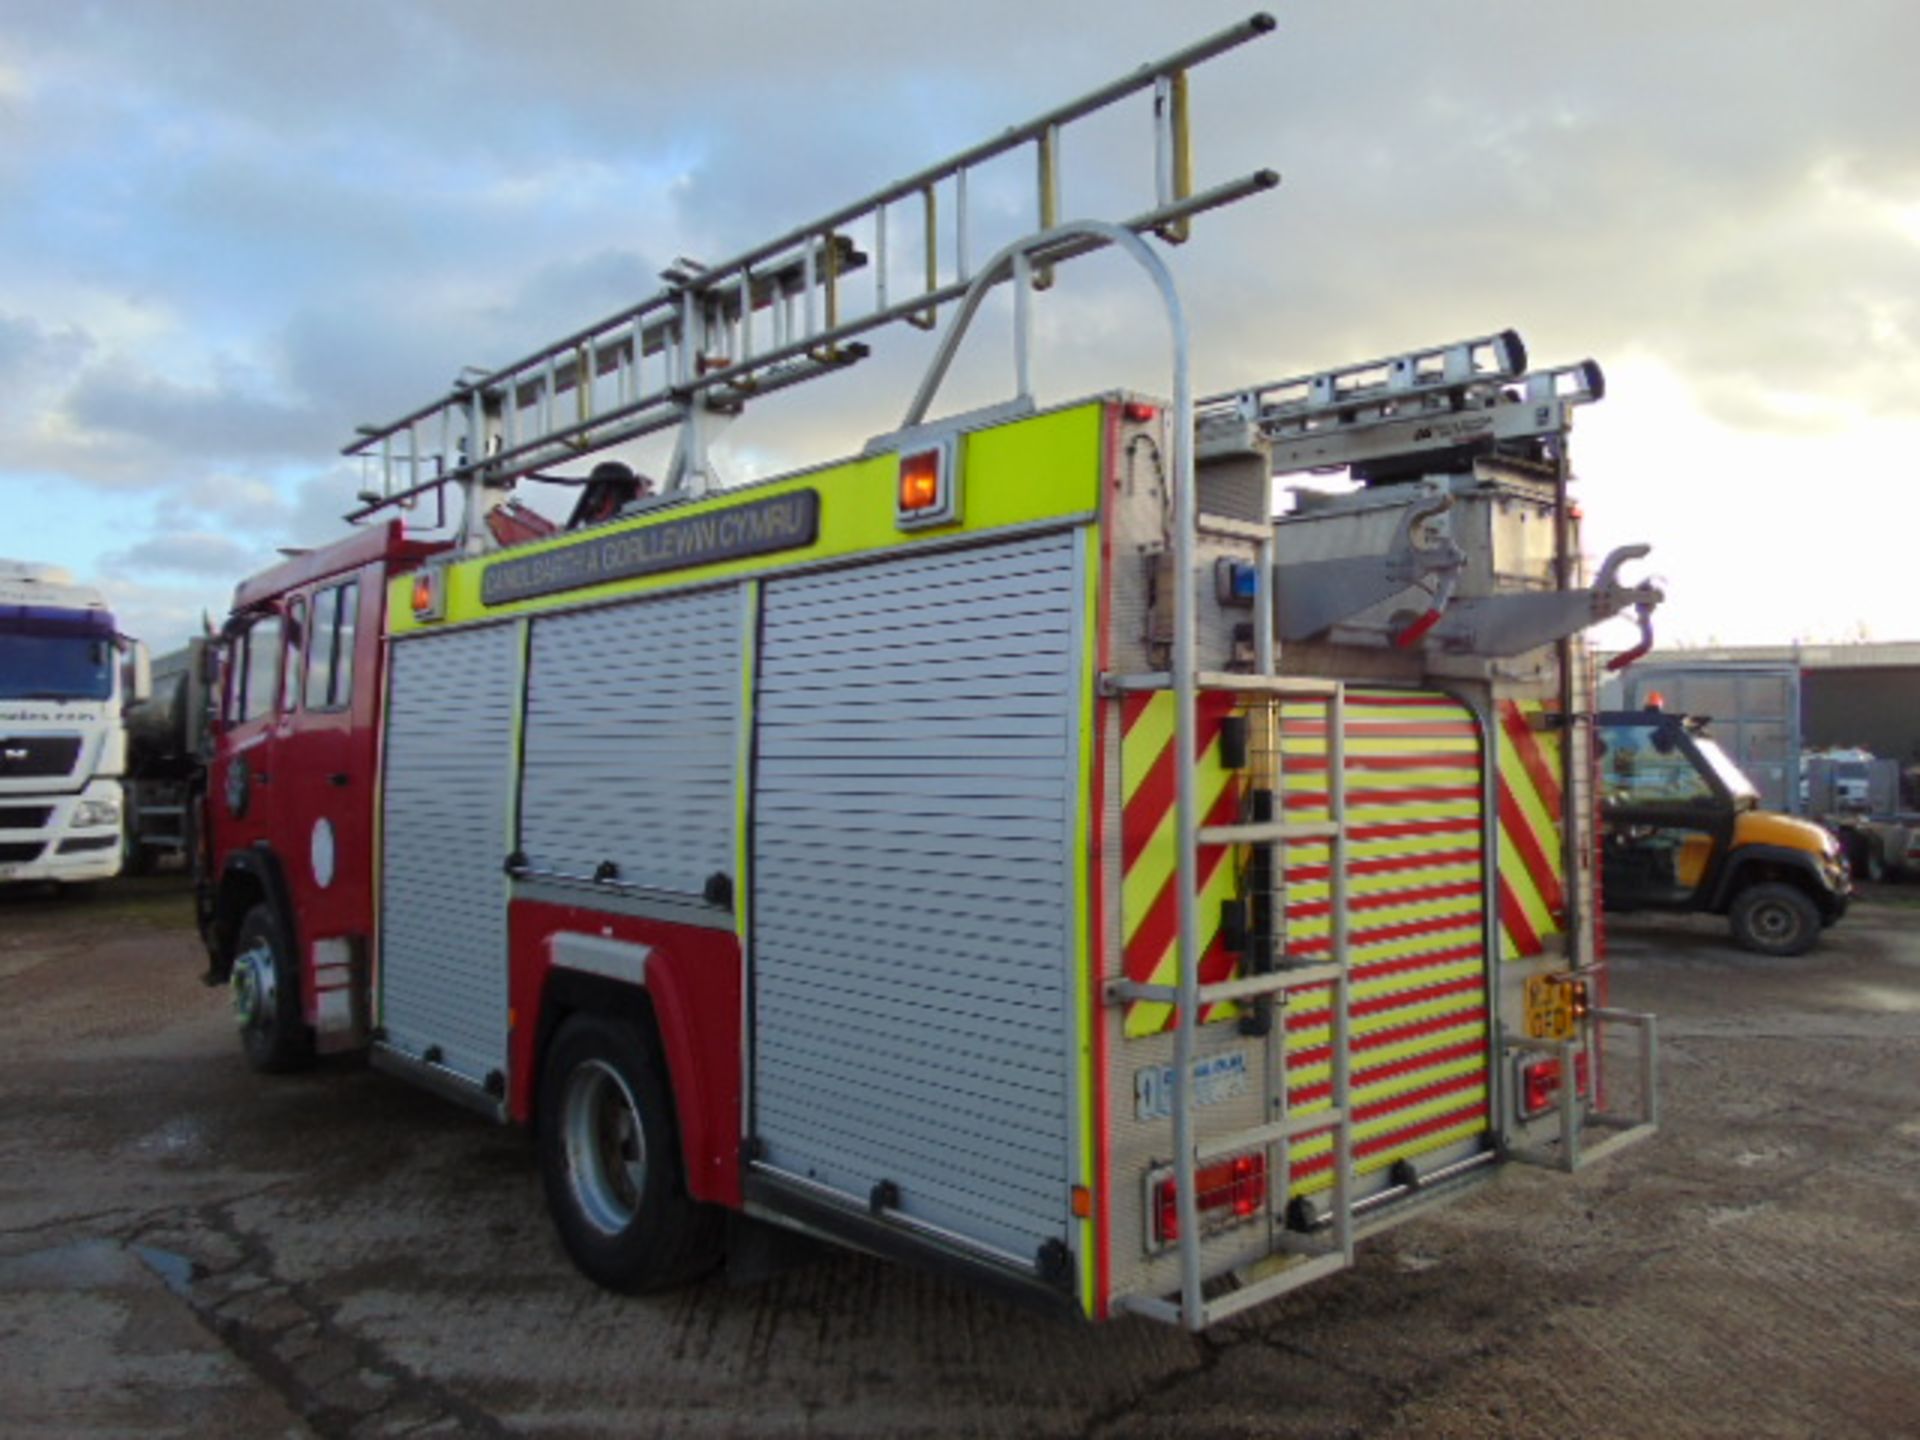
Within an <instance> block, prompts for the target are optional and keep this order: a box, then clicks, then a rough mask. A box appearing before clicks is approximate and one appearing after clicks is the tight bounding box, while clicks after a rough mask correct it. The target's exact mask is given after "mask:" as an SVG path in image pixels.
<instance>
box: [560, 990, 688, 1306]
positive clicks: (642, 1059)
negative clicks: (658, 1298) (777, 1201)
mask: <svg viewBox="0 0 1920 1440" xmlns="http://www.w3.org/2000/svg"><path fill="white" fill-rule="evenodd" d="M539 1125H540V1174H541V1179H542V1181H543V1182H544V1183H545V1186H546V1192H547V1205H548V1208H549V1209H551V1210H552V1212H553V1223H554V1226H555V1228H556V1229H557V1230H558V1231H559V1232H560V1243H561V1245H562V1246H564V1247H565V1249H566V1252H567V1256H568V1258H569V1259H571V1260H572V1261H573V1263H574V1264H575V1265H576V1266H577V1267H578V1268H579V1269H580V1271H581V1273H582V1274H584V1275H585V1276H586V1277H587V1278H588V1279H590V1280H592V1281H593V1282H594V1283H595V1284H598V1285H603V1286H605V1287H606V1288H607V1289H609V1290H617V1291H621V1292H624V1293H628V1294H632V1293H636V1292H639V1291H644V1290H658V1289H662V1288H665V1287H666V1286H669V1285H673V1284H677V1283H678V1282H680V1281H682V1280H686V1279H689V1278H691V1277H692V1276H694V1275H696V1274H698V1273H699V1272H700V1271H701V1270H703V1269H705V1268H707V1267H708V1266H710V1265H711V1264H712V1263H713V1262H714V1261H715V1260H716V1259H717V1258H718V1256H719V1237H720V1216H719V1212H718V1211H716V1210H714V1209H713V1208H712V1207H710V1206H706V1205H700V1204H696V1203H695V1202H694V1201H693V1200H692V1199H691V1198H690V1197H689V1196H688V1194H687V1186H686V1175H685V1172H684V1168H683V1166H682V1164H681V1158H680V1137H679V1133H678V1127H677V1126H676V1125H675V1123H674V1114H673V1101H672V1095H671V1093H670V1092H669V1091H668V1089H667V1083H666V1079H665V1076H664V1071H663V1069H662V1067H661V1065H660V1062H659V1057H658V1054H657V1053H656V1050H655V1047H654V1045H653V1043H652V1040H651V1037H650V1036H648V1035H646V1034H644V1033H642V1031H641V1029H640V1028H639V1027H638V1026H635V1025H633V1024H630V1023H628V1022H627V1021H624V1020H615V1019H608V1018H602V1017H600V1016H593V1015H575V1016H573V1017H572V1018H570V1019H568V1020H567V1021H566V1023H565V1024H563V1025H562V1026H561V1027H560V1031H559V1033H558V1034H557V1035H555V1036H554V1038H553V1042H552V1044H551V1045H550V1046H549V1047H548V1050H547V1058H546V1063H545V1064H544V1065H543V1066H542V1067H541V1075H540V1117H539Z"/></svg>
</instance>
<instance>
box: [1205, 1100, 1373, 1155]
mask: <svg viewBox="0 0 1920 1440" xmlns="http://www.w3.org/2000/svg"><path fill="white" fill-rule="evenodd" d="M1344 1118H1345V1112H1344V1111H1342V1110H1337V1109H1327V1110H1315V1111H1313V1112H1312V1113H1311V1114H1307V1115H1289V1116H1287V1117H1286V1118H1285V1119H1283V1120H1275V1121H1272V1122H1271V1123H1269V1124H1266V1125H1255V1126H1254V1127H1253V1128H1252V1129H1249V1130H1236V1131H1234V1132H1233V1133H1232V1134H1231V1135H1216V1136H1214V1137H1213V1138H1212V1139H1211V1140H1202V1141H1201V1142H1200V1143H1199V1144H1198V1145H1196V1146H1194V1147H1193V1163H1194V1164H1196V1165H1204V1164H1206V1163H1207V1161H1209V1160H1217V1159H1219V1158H1220V1157H1221V1156H1222V1155H1234V1154H1237V1153H1239V1152H1240V1151H1242V1150H1253V1149H1256V1148H1258V1147H1259V1146H1262V1145H1271V1144H1272V1143H1273V1142H1274V1141H1276V1140H1298V1139H1299V1138H1300V1137H1301V1136H1303V1135H1316V1134H1318V1133H1319V1132H1320V1131H1322V1130H1331V1129H1333V1128H1334V1126H1336V1125H1338V1124H1339V1123H1340V1122H1341V1120H1342V1119H1344Z"/></svg>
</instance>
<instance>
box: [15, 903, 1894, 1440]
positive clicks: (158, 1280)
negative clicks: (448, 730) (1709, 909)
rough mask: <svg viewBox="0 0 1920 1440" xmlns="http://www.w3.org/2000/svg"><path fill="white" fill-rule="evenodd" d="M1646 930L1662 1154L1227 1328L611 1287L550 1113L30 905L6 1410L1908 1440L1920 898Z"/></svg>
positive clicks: (60, 1428)
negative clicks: (260, 1058) (284, 1051)
mask: <svg viewBox="0 0 1920 1440" xmlns="http://www.w3.org/2000/svg"><path fill="white" fill-rule="evenodd" d="M1613 929H1614V936H1613V942H1614V956H1615V967H1614V977H1613V995H1612V999H1613V1002H1614V1003H1616V1004H1619V1005H1623V1006H1626V1007H1628V1008H1632V1009H1647V1010H1653V1011H1656V1012H1658V1013H1659V1014H1660V1015H1661V1025H1662V1031H1661V1043H1662V1056H1663V1062H1664V1083H1663V1104H1664V1107H1665V1114H1664V1120H1665V1124H1664V1128H1663V1130H1662V1132H1661V1134H1660V1135H1659V1136H1657V1137H1656V1138H1655V1139H1653V1140H1652V1141H1650V1142H1648V1143H1646V1144H1643V1145H1640V1146H1638V1147H1636V1148H1634V1149H1631V1150H1628V1151H1626V1152H1624V1153H1623V1154H1621V1155H1619V1156H1617V1157H1615V1158H1613V1159H1611V1160H1609V1161H1607V1162H1605V1163H1603V1164H1601V1165H1599V1166H1597V1167H1595V1168H1593V1169H1592V1170H1589V1171H1586V1172H1583V1173H1582V1174H1581V1175H1579V1176H1577V1177H1573V1178H1571V1179H1569V1178H1567V1177H1563V1176H1558V1175H1553V1174H1549V1173H1546V1172H1541V1171H1533V1170H1526V1169H1522V1168H1520V1167H1510V1168H1509V1169H1508V1170H1507V1171H1506V1172H1505V1173H1504V1174H1503V1175H1502V1176H1501V1177H1500V1178H1499V1180H1497V1181H1496V1182H1495V1183H1494V1184H1492V1185H1489V1186H1486V1187H1484V1188H1482V1189H1481V1190H1479V1191H1478V1192H1476V1193H1475V1194H1474V1195H1473V1196H1472V1197H1471V1198H1470V1199H1468V1200H1466V1201H1464V1202H1462V1203H1460V1204H1457V1205H1455V1206H1453V1207H1451V1208H1448V1209H1444V1210H1442V1211H1440V1212H1438V1213H1436V1214H1433V1215H1430V1216H1427V1217H1424V1218H1421V1219H1418V1220H1415V1221H1413V1222H1411V1223H1409V1224H1407V1225H1404V1226H1402V1227H1400V1228H1399V1229H1397V1230H1394V1231H1392V1232H1391V1233H1389V1234H1388V1235H1385V1236H1383V1237H1381V1238H1379V1239H1378V1240H1376V1241H1373V1242H1371V1243H1370V1244H1369V1245H1368V1246H1367V1247H1366V1248H1365V1249H1364V1250H1363V1252H1362V1258H1361V1262H1360V1264H1359V1265H1358V1266H1357V1267H1356V1268H1355V1269H1354V1270H1353V1271H1352V1272H1350V1273H1348V1274H1344V1275H1341V1276H1338V1277H1335V1278H1334V1279H1333V1280H1331V1281H1328V1282H1325V1283H1323V1284H1322V1285H1320V1286H1318V1287H1314V1288H1311V1289H1309V1290H1307V1291H1306V1292H1304V1293H1300V1294H1296V1295H1294V1296H1291V1297H1288V1298H1286V1299H1284V1300H1282V1301H1280V1302H1277V1303H1275V1304H1273V1305H1270V1306H1268V1307H1266V1308H1265V1309H1263V1310H1260V1311H1257V1312H1255V1313H1254V1314H1253V1315H1252V1316H1249V1317H1246V1318H1245V1319H1244V1320H1242V1321H1241V1322H1238V1323H1235V1324H1231V1325H1228V1326H1226V1327H1223V1328H1222V1329H1220V1330H1219V1331H1217V1332H1215V1333H1213V1334H1210V1335H1208V1336H1205V1337H1202V1338H1199V1339H1194V1338H1191V1337H1188V1336H1185V1335H1182V1334H1179V1333H1177V1332H1173V1331H1169V1330H1166V1329H1163V1328H1160V1327H1158V1326H1153V1325H1150V1324H1147V1323H1145V1322H1133V1321H1128V1322H1121V1323H1116V1324H1112V1325H1107V1326H1101V1327H1091V1326H1075V1325H1073V1324H1070V1323H1063V1322H1061V1321H1058V1320H1053V1319H1049V1318H1046V1317H1042V1316H1039V1315H1035V1314H1029V1313H1027V1312H1025V1311H1022V1310H1017V1309H1009V1308H1007V1307H1006V1306H1004V1305H1002V1304H1000V1303H998V1302H996V1301H994V1300H991V1299H988V1298H986V1297H984V1296H982V1295H980V1294H977V1293H975V1292H974V1291H972V1290H969V1289H967V1288H965V1287H964V1286H961V1285H958V1284H955V1283H952V1282H949V1281H945V1280H940V1279H936V1278H933V1277H931V1276H928V1275H923V1274H920V1273H918V1272H915V1271H911V1270H907V1269H903V1268H898V1267H893V1266H888V1265H884V1264H880V1263H878V1262H873V1261H869V1260H866V1259H863V1258H860V1257H855V1256H850V1255H834V1256H830V1257H827V1258H824V1259H822V1260H820V1261H817V1262H816V1263H813V1264H811V1265H808V1266H805V1267H803V1268H800V1269H796V1270H792V1271H789V1272H787V1273H786V1274H784V1275H782V1276H780V1277H779V1278H777V1279H774V1280H772V1281H769V1282H767V1283H766V1284H764V1285H761V1286H758V1287H755V1288H749V1289H729V1288H727V1287H726V1286H725V1285H724V1284H723V1283H721V1282H720V1281H718V1280H714V1281H710V1282H707V1283H704V1284H701V1285H698V1286H696V1287H693V1288H691V1289H688V1290H685V1291H682V1292H679V1293H676V1294H673V1295H669V1296H664V1297H655V1298H650V1299H640V1300H621V1299H616V1298H614V1297H611V1296H608V1295H605V1294H602V1293H600V1292H598V1291H596V1290H594V1289H593V1288H592V1287H591V1286H589V1285H587V1284H586V1283H585V1282H584V1281H582V1280H580V1279H578V1278H577V1277H576V1276H575V1275H574V1273H573V1272H572V1270H571V1269H570V1268H569V1267H568V1265H567V1263H566V1261H565V1259H564V1258H563V1257H562V1256H561V1254H560V1252H559V1249H558V1247H557V1245H556V1244H555V1242H554V1240H553V1238H552V1236H551V1234H550V1231H549V1229H548V1225H547V1220H546V1216H545V1213H544V1211H543V1208H542V1204H541V1200H540V1195H539V1186H538V1181H537V1178H536V1176H535V1174H534V1169H533V1156H532V1149H531V1146H530V1144H529V1143H528V1141H527V1140H526V1139H525V1137H523V1136H521V1135H518V1134H516V1133H514V1132H510V1131H505V1130H501V1129H498V1128H495V1127H492V1126H489V1125H488V1124H486V1123H485V1122H484V1121H481V1120H479V1119H477V1118H475V1117H472V1116H470V1115H468V1114H466V1113H464V1112H462V1111H460V1110H457V1109H454V1108H451V1107H449V1106H447V1105H445V1104H443V1103H442V1102H439V1101H436V1100H434V1099H432V1098H431V1097H429V1096H427V1095H424V1094H421V1093H418V1092H416V1091H413V1090H411V1089H408V1088H407V1087H405V1086H404V1085H402V1084H400V1083H399V1082H397V1081H394V1080H391V1079H388V1078H387V1077H384V1076H380V1075H376V1074H374V1073H372V1072H371V1071H369V1070H367V1069H366V1068H365V1067H364V1066H361V1065H358V1064H351V1063H329V1064H327V1065H324V1066H322V1067H321V1068H319V1069H318V1070H316V1071H314V1072H312V1073H310V1074H307V1075H302V1076H298V1077H294V1078H291V1079H266V1078H261V1077H256V1076H254V1075H252V1074H251V1073H249V1072H248V1071H247V1069H246V1068H245V1066H244V1064H243V1063H242V1061H241V1059H240V1055H239V1050H238V1046H237V1043H236V1042H235V1040H234V1038H233V1036H232V1034H231V1032H230V1026H229V1023H228V1020H227V1016H226V1009H225V1002H224V997H223V996H222V995H221V994H219V993H217V992H211V991H208V990H206V989H205V988H203V987H202V986H201V985H200V984H199V983H198V978H197V977H198V975H199V972H200V970H201V968H202V963H203V962H202V958H201V956H200V953H199V950H198V946H197V942H196V940H195V938H194V936H193V934H192V929H191V924H190V918H189V906H188V902H187V899H186V896H185V894H184V892H183V890H182V889H181V887H180V885H179V883H178V881H172V882H169V881H166V880H164V879H162V880H154V881H128V882H116V883H115V884H113V885H109V886H106V887H103V888H101V889H100V890H98V891H96V892H95V893H94V894H93V895H91V896H89V897H86V898H84V899H82V898H72V899H47V898H44V897H38V896H34V895H22V894H14V893H8V894H4V895H0V1433H4V1434H6V1435H45V1436H62V1437H65V1436H105V1435H127V1434H138V1435H176V1434H177V1435H194V1436H196V1437H218V1436H226V1435H233V1436H258V1435H278V1434H290V1435H303V1434H319V1435H325V1436H385V1435H462V1434H476V1435H494V1434H520V1433H529V1434H541V1435H606V1434H619V1435H676V1436H678V1435H687V1436H710V1435H756V1436H758V1435H863V1436H885V1435H907V1434H912V1435H1007V1436H1016V1435H1017V1436H1036V1435H1059V1436H1082V1435H1084V1436H1107V1435H1114V1436H1128V1435H1161V1434H1166V1435H1179V1436H1182V1437H1189V1440H1191V1437H1203V1436H1212V1435H1263V1436H1284V1435H1353V1434H1363V1433H1364V1434H1382V1433H1384V1434H1399V1435H1419V1436H1454V1435H1458V1436H1475V1437H1480V1436H1490V1435H1540V1434H1547V1433H1552V1434H1555V1435H1560V1436H1588V1435H1592V1436H1612V1435H1622V1434H1629V1433H1633V1434H1648V1433H1652V1434H1659V1435H1680V1434H1709V1435H1740V1436H1750V1435H1808V1434H1814V1433H1818V1434H1820V1435H1822V1436H1846V1435H1863V1436H1864V1435H1872V1436H1883V1435H1888V1434H1896V1433H1898V1434H1907V1433H1913V1432H1914V1431H1915V1429H1916V1427H1920V1285H1917V1284H1916V1282H1917V1281H1920V1198H1916V1197H1920V887H1906V888H1905V890H1904V891H1903V890H1901V889H1898V888H1888V889H1885V890H1881V891H1878V892H1874V893H1870V894H1869V895H1868V896H1867V897H1866V898H1865V900H1864V901H1863V902H1862V903H1860V904H1859V905H1858V906H1857V907H1856V909H1855V910H1854V912H1853V913H1852V914H1850V915H1849V916H1848V918H1847V919H1846V920H1845V921H1844V922H1843V923H1842V924H1841V925H1840V926H1839V927H1838V928H1837V929H1835V930H1833V931H1831V932H1829V933H1828V935H1827V937H1826V939H1825V941H1824V942H1823V944H1822V945H1821V946H1820V947H1819V948H1818V949H1816V950H1815V951H1814V952H1813V953H1812V954H1810V955H1807V956H1805V957H1802V958H1800V959H1797V960H1789V961H1769V960H1762V959H1759V958H1756V957H1753V956H1749V955H1746V954H1743V953H1742V952H1740V951H1738V950H1735V949H1734V948H1732V946H1731V945H1730V944H1729V943H1728V942H1727V940H1726V939H1725V936H1724V929H1723V927H1721V926H1720V925H1719V924H1717V923H1716V922H1709V921H1705V920H1701V921H1697V922H1696V921H1657V922H1634V923H1631V924H1628V923H1618V924H1616V925H1615V926H1614V927H1613Z"/></svg>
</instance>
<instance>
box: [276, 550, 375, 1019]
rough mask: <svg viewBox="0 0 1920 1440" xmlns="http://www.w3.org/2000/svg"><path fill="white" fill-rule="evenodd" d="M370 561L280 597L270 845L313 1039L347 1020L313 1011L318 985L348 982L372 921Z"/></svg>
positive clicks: (323, 990)
mask: <svg viewBox="0 0 1920 1440" xmlns="http://www.w3.org/2000/svg"><path fill="white" fill-rule="evenodd" d="M379 569H380V567H378V566H372V567H364V568H363V569H362V570H360V571H349V572H347V573H346V574H343V575H335V576H331V577H329V578H327V579H325V580H320V581H316V582H314V583H313V584H311V585H309V586H306V587H304V588H303V589H302V590H301V591H300V592H299V593H298V594H297V595H295V596H292V597H290V598H289V600H288V601H287V609H286V631H287V642H286V647H285V654H286V664H285V668H284V670H283V672H282V683H281V686H280V705H279V718H278V721H277V724H276V727H275V733H274V742H273V743H274V755H275V762H276V764H277V766H278V768H279V771H280V779H279V782H278V784H279V789H278V792H277V795H276V802H277V803H276V808H275V814H274V821H273V830H274V835H273V844H274V849H275V851H276V852H277V853H278V854H279V855H280V858H281V863H282V866H283V867H284V870H285V873H286V877H287V883H288V887H289V889H290V890H291V891H292V895H293V902H294V909H295V931H296V935H297V941H296V943H297V944H298V945H299V947H300V952H301V954H300V962H301V969H302V974H303V978H304V980H305V981H306V983H305V984H304V986H303V989H302V995H303V999H304V1001H305V1007H306V1010H307V1019H308V1022H309V1023H311V1024H313V1025H315V1027H316V1029H317V1030H318V1031H319V1032H320V1039H321V1048H322V1049H323V1050H324V1049H327V1048H331V1047H330V1046H329V1045H328V1043H327V1041H328V1038H329V1036H330V1035H332V1034H333V1033H334V1032H336V1031H339V1030H344V1029H351V1028H353V1025H352V1021H351V1018H350V1016H349V1014H348V1011H349V1010H351V1009H353V1008H354V1007H353V1006H352V1005H351V1004H349V1003H348V1002H347V1001H345V1000H343V1001H342V1006H343V1007H345V1008H343V1009H342V1013H341V1014H339V1015H332V1014H322V1013H320V1012H321V1010H322V1009H323V1008H325V1007H323V1006H322V1005H321V1004H320V1000H321V997H322V996H323V995H324V994H328V993H331V992H333V991H335V990H337V989H340V988H341V987H345V986H351V988H352V989H353V990H354V992H355V993H357V991H358V985H357V984H355V983H354V982H356V981H357V980H358V979H359V976H358V967H359V964H360V957H361V956H362V955H363V954H364V949H365V944H366V937H367V935H368V932H369V930H370V929H371V923H372V884H373V857H372V804H373V755H372V747H373V725H372V696H371V694H370V693H369V692H370V690H371V686H370V684H369V679H370V677H369V676H368V675H366V674H364V673H363V672H364V671H367V670H369V669H370V668H371V667H370V666H368V665H367V664H366V663H365V657H364V654H363V651H364V649H365V642H367V641H370V640H375V639H377V629H378V627H377V625H369V624H365V623H363V619H362V617H363V612H364V611H365V610H366V609H367V608H368V606H369V604H370V596H373V595H375V594H377V592H378V590H379V583H378V582H379Z"/></svg>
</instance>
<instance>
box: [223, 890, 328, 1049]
mask: <svg viewBox="0 0 1920 1440" xmlns="http://www.w3.org/2000/svg"><path fill="white" fill-rule="evenodd" d="M227 985H228V991H229V993H230V994H231V995H232V997H233V1019H234V1023H235V1024H236V1025H238V1026H239V1027H240V1048H241V1049H242V1050H244V1051H245V1052H246V1055H247V1063H248V1064H249V1065H251V1066H253V1068H254V1069H256V1070H263V1071H270V1072H284V1071H288V1070H298V1069H301V1068H302V1067H304V1066H306V1065H308V1064H310V1063H311V1062H312V1060H313V1031H311V1030H309V1029H308V1028H307V1026H306V1023H305V1022H304V1021H303V1020H302V1019H301V1018H300V976H299V975H298V974H297V973H296V971H295V969H294V965H293V957H292V955H290V954H289V953H288V952H287V946H286V942H285V941H284V940H283V939H282V938H281V935H280V926H279V924H278V923H277V922H276V921H275V920H274V918H273V909H272V907H270V906H267V905H256V906H254V907H253V908H252V909H251V910H249V911H247V913H246V915H245V916H244V917H243V918H242V919H241V921H240V929H239V932H238V933H237V934H236V935H235V936H234V939H233V970H232V973H231V974H230V975H229V977H228V980H227Z"/></svg>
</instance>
